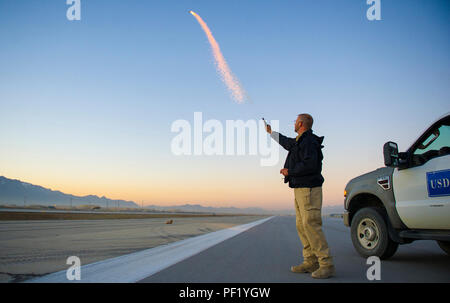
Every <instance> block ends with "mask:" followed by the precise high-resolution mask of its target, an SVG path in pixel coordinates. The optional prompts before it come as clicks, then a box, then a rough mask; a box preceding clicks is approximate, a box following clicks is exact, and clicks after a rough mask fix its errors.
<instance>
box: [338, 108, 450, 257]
mask: <svg viewBox="0 0 450 303" xmlns="http://www.w3.org/2000/svg"><path fill="white" fill-rule="evenodd" d="M383 153H384V162H385V165H386V167H383V168H379V169H377V170H375V171H372V172H369V173H367V174H364V175H361V176H359V177H356V178H354V179H352V180H351V181H350V182H349V183H348V184H347V186H346V188H345V191H344V196H345V202H344V206H345V210H346V211H345V213H344V224H345V225H346V226H349V227H350V228H351V238H352V242H353V245H354V247H355V249H356V250H357V251H358V253H359V254H361V255H362V256H364V257H368V256H378V257H380V259H387V258H389V257H391V256H392V255H394V253H395V252H396V251H397V248H398V245H399V244H406V243H411V242H412V241H414V240H436V241H437V242H438V244H439V246H440V247H441V248H442V249H443V250H444V251H445V252H446V253H447V254H450V113H448V114H446V115H445V116H443V117H442V118H440V119H439V120H437V121H436V122H435V123H433V124H432V125H431V126H430V127H429V128H428V129H427V130H426V131H425V132H424V133H423V134H422V135H421V136H420V137H419V138H418V139H417V140H416V142H414V144H412V145H411V147H410V148H409V149H408V150H407V151H406V152H402V153H399V152H398V147H397V144H396V143H394V142H387V143H386V144H385V145H384V148H383Z"/></svg>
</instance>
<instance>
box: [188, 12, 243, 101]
mask: <svg viewBox="0 0 450 303" xmlns="http://www.w3.org/2000/svg"><path fill="white" fill-rule="evenodd" d="M189 13H191V14H192V15H193V16H194V17H195V19H197V21H198V23H199V24H200V26H201V27H202V29H203V31H204V32H205V34H206V37H207V38H208V41H209V44H210V45H211V50H212V53H213V55H214V60H215V64H216V68H217V71H218V73H219V74H220V77H221V78H222V81H223V82H224V83H225V85H226V86H227V87H228V89H229V90H230V93H231V96H232V98H233V99H234V100H236V102H237V103H243V102H244V101H245V99H246V94H245V91H244V89H243V88H242V87H241V85H240V84H239V81H238V79H237V78H236V77H235V76H234V75H233V73H232V72H231V70H230V68H229V67H228V64H227V61H226V60H225V58H224V57H223V55H222V52H221V51H220V47H219V44H218V43H217V41H216V39H214V36H213V34H212V33H211V30H210V29H209V27H208V25H206V23H205V21H203V19H202V18H201V17H200V16H199V15H197V14H196V13H195V12H193V11H189Z"/></svg>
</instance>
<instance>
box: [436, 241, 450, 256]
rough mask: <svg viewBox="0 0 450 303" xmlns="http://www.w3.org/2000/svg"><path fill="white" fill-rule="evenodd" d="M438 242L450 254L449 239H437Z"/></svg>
mask: <svg viewBox="0 0 450 303" xmlns="http://www.w3.org/2000/svg"><path fill="white" fill-rule="evenodd" d="M437 243H438V244H439V246H440V247H441V248H442V250H443V251H445V252H446V253H447V255H450V242H449V241H437Z"/></svg>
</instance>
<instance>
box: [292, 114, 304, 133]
mask: <svg viewBox="0 0 450 303" xmlns="http://www.w3.org/2000/svg"><path fill="white" fill-rule="evenodd" d="M301 126H302V122H301V121H300V116H299V117H297V120H295V125H294V129H295V132H298V130H299V129H300V127H301Z"/></svg>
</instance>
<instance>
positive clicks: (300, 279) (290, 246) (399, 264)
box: [140, 216, 450, 283]
mask: <svg viewBox="0 0 450 303" xmlns="http://www.w3.org/2000/svg"><path fill="white" fill-rule="evenodd" d="M324 230H325V235H326V237H327V240H328V242H329V246H330V249H331V252H332V255H333V256H334V261H335V266H336V276H335V277H333V278H331V279H326V280H316V279H313V278H311V276H310V274H295V273H291V272H290V271H289V268H290V266H291V265H294V264H298V263H300V262H301V261H302V259H301V248H302V246H301V244H300V241H299V239H298V236H297V233H296V229H295V217H293V216H280V217H275V218H273V219H271V220H269V221H267V222H265V223H263V224H261V225H258V226H256V227H254V228H252V229H250V230H248V231H246V232H244V233H241V234H239V235H237V236H236V237H234V238H231V239H229V240H227V241H224V242H222V243H220V244H218V245H216V246H214V247H211V248H209V249H207V250H205V251H203V252H201V253H199V254H197V255H195V256H193V257H191V258H189V259H186V260H184V261H182V262H180V263H178V264H175V265H173V266H171V267H169V268H167V269H165V270H163V271H161V272H159V273H156V274H154V275H152V276H150V277H147V278H146V279H143V280H141V281H140V282H149V283H150V282H181V283H196V282H205V283H207V282H213V283H216V282H229V283H231V282H257V283H265V282H282V283H310V282H313V283H316V282H320V283H322V282H327V283H334V282H336V283H339V282H361V283H362V282H370V283H374V282H375V283H376V282H378V281H369V280H368V279H367V276H366V272H367V269H368V268H369V267H370V265H367V264H366V259H364V258H362V257H361V256H359V255H358V254H357V253H356V251H355V249H354V248H353V245H352V243H351V239H350V229H349V228H347V227H345V226H344V225H343V223H342V220H340V219H332V218H326V219H325V220H324ZM379 282H433V283H434V282H447V283H448V282H450V257H449V256H447V255H446V254H445V253H444V252H443V251H442V250H441V249H440V248H439V246H438V245H437V244H436V242H434V241H416V242H413V243H411V244H406V245H402V246H400V247H399V249H398V251H397V253H396V254H395V255H394V256H393V257H392V258H391V259H389V260H383V261H381V280H380V281H379Z"/></svg>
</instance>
